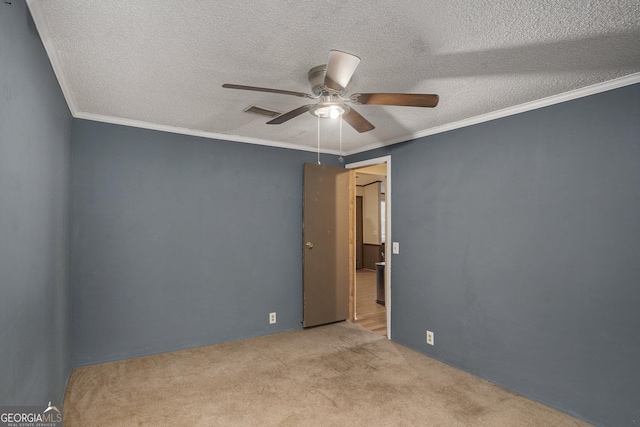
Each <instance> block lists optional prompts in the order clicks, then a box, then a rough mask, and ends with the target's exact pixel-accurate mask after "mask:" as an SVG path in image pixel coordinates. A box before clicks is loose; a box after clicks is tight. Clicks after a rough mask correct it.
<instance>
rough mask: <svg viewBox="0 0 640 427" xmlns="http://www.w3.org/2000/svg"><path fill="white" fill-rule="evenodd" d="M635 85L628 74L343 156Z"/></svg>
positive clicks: (637, 79)
mask: <svg viewBox="0 0 640 427" xmlns="http://www.w3.org/2000/svg"><path fill="white" fill-rule="evenodd" d="M636 83H640V73H634V74H629V75H628V76H624V77H620V78H617V79H613V80H609V81H606V82H603V83H597V84H594V85H591V86H586V87H583V88H580V89H575V90H572V91H569V92H564V93H560V94H558V95H553V96H549V97H547V98H542V99H538V100H535V101H531V102H526V103H524V104H520V105H516V106H514V107H509V108H504V109H502V110H498V111H493V112H491V113H487V114H482V115H480V116H475V117H470V118H468V119H464V120H460V121H457V122H453V123H447V124H446V125H442V126H436V127H433V128H429V129H425V130H424V131H421V132H416V133H414V134H413V135H409V136H406V137H401V138H395V139H394V140H391V141H386V142H379V143H375V144H369V145H366V146H364V147H359V148H357V149H355V150H352V151H349V152H347V153H345V154H344V155H345V156H350V155H352V154H357V153H362V152H365V151H369V150H374V149H376V148H382V147H386V146H388V145H393V144H398V143H400V142H406V141H411V140H413V139H418V138H423V137H425V136H429V135H435V134H437V133H442V132H447V131H450V130H454V129H459V128H463V127H467V126H472V125H475V124H478V123H484V122H488V121H491V120H495V119H500V118H502V117H507V116H512V115H514V114H520V113H524V112H526V111H531V110H537V109H539V108H543V107H548V106H550V105H554V104H560V103H562V102H567V101H572V100H574V99H578V98H583V97H585V96H590V95H595V94H598V93H601V92H606V91H609V90H613V89H618V88H621V87H624V86H629V85H632V84H636Z"/></svg>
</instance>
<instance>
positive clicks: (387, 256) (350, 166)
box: [344, 155, 393, 339]
mask: <svg viewBox="0 0 640 427" xmlns="http://www.w3.org/2000/svg"><path fill="white" fill-rule="evenodd" d="M383 163H385V164H386V165H387V176H386V183H385V195H384V197H385V211H386V212H385V215H386V224H385V241H384V253H385V257H384V263H385V264H384V266H385V269H384V275H385V278H384V284H385V286H384V294H385V308H386V310H387V339H391V259H392V258H393V256H392V255H393V254H392V253H391V251H390V250H388V249H389V248H391V244H390V242H391V241H392V240H391V155H388V156H383V157H376V158H373V159H368V160H362V161H360V162H354V163H348V164H346V165H344V167H345V168H346V169H358V168H363V167H366V166H373V165H380V164H383ZM351 182H352V185H353V186H354V191H353V194H354V195H353V198H354V199H355V181H353V180H352V181H351ZM353 203H355V200H354V201H353ZM353 215H354V216H355V208H354V212H353ZM352 223H353V228H355V221H353V222H352ZM353 250H354V251H355V242H354V248H353ZM353 259H354V268H355V252H354V253H353ZM351 286H352V289H351V294H352V295H355V292H354V288H355V280H353V281H352V282H351ZM354 305H355V302H354ZM352 315H353V313H350V316H352Z"/></svg>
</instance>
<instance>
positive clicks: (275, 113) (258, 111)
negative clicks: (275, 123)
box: [243, 105, 282, 117]
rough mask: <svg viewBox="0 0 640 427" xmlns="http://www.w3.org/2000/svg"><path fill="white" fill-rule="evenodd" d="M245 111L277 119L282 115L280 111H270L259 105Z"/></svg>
mask: <svg viewBox="0 0 640 427" xmlns="http://www.w3.org/2000/svg"><path fill="white" fill-rule="evenodd" d="M243 111H244V112H245V113H254V114H260V115H262V116H268V117H276V116H279V115H281V114H282V113H281V112H280V111H276V110H270V109H268V108H264V107H258V106H257V105H251V106H249V107H247V108H245V109H244V110H243Z"/></svg>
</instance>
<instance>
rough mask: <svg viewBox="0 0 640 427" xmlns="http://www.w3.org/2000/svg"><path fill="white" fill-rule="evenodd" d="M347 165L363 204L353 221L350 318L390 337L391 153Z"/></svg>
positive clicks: (357, 203)
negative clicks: (351, 307)
mask: <svg viewBox="0 0 640 427" xmlns="http://www.w3.org/2000/svg"><path fill="white" fill-rule="evenodd" d="M345 167H346V168H348V169H354V173H355V175H356V177H357V178H356V180H355V185H356V186H357V187H356V191H354V193H356V194H355V195H354V197H356V200H354V203H355V206H356V207H358V206H359V205H360V203H361V204H362V208H361V209H360V208H357V209H356V210H355V212H354V216H355V219H354V220H353V221H351V224H352V227H353V228H354V230H352V233H353V235H355V236H356V237H357V238H356V245H355V246H356V247H355V252H356V254H354V255H355V258H356V260H357V262H356V263H354V264H356V265H354V267H355V274H354V276H355V281H354V284H353V289H352V294H353V295H354V299H355V303H354V304H353V310H354V312H353V313H351V315H350V317H352V318H353V319H354V321H355V323H357V324H359V325H361V326H362V327H364V328H365V329H368V330H371V331H372V332H375V333H378V334H380V335H385V336H386V337H387V338H389V339H391V256H390V255H391V254H390V251H388V250H387V248H391V244H390V243H389V242H390V241H391V156H385V157H380V158H375V159H370V160H365V161H362V162H357V163H351V164H347V165H346V166H345ZM360 216H361V218H360ZM358 236H360V237H362V238H361V239H360V238H359V237H358ZM359 245H361V247H360V248H358V246H359Z"/></svg>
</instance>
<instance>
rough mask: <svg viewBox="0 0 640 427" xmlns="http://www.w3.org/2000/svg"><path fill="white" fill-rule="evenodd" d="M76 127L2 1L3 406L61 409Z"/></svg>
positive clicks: (20, 10)
mask: <svg viewBox="0 0 640 427" xmlns="http://www.w3.org/2000/svg"><path fill="white" fill-rule="evenodd" d="M70 129H71V116H70V114H69V110H68V109H67V105H66V103H65V101H64V98H63V96H62V93H61V91H60V88H59V86H58V83H57V81H56V79H55V77H54V75H53V72H52V70H51V67H50V65H49V61H48V59H47V56H46V54H45V51H44V48H43V46H42V43H41V41H40V38H39V37H38V34H37V32H36V30H35V26H34V24H33V22H32V21H31V17H30V15H29V12H28V10H27V7H26V5H25V3H24V2H23V1H13V2H11V5H9V4H6V3H4V2H3V3H0V405H45V404H46V403H47V402H48V401H49V400H51V401H52V402H55V404H57V405H61V404H62V397H63V394H64V386H65V382H66V380H67V378H68V375H69V373H70V370H71V364H70V361H71V358H70V350H71V341H70V334H69V330H70V326H69V286H68V276H69V272H68V234H69V213H68V212H69V190H70V159H71V158H70V140H71V137H70Z"/></svg>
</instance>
